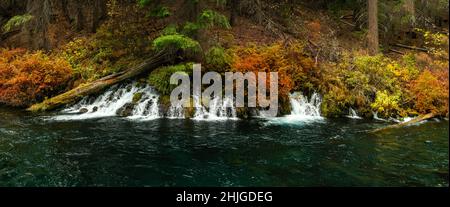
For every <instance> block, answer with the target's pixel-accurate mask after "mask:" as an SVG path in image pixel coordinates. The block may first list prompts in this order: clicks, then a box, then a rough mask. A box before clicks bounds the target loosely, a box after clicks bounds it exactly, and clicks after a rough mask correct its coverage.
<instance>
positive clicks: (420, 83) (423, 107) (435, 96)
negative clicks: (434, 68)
mask: <svg viewBox="0 0 450 207" xmlns="http://www.w3.org/2000/svg"><path fill="white" fill-rule="evenodd" d="M447 75H448V72H447ZM447 77H448V76H447ZM448 92H449V91H448V78H444V79H443V80H442V79H441V80H439V79H438V78H437V77H436V76H435V75H434V74H433V73H432V72H431V71H429V70H424V71H423V72H422V73H421V74H420V75H419V77H418V78H417V79H416V80H414V81H413V82H412V85H411V93H412V94H411V95H412V97H413V99H414V108H415V109H416V110H417V111H418V112H420V113H435V114H440V115H446V114H448V98H449V97H448Z"/></svg>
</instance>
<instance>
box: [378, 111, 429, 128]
mask: <svg viewBox="0 0 450 207" xmlns="http://www.w3.org/2000/svg"><path fill="white" fill-rule="evenodd" d="M435 116H436V115H435V114H433V113H429V114H425V115H422V116H419V117H417V118H415V119H412V120H411V121H407V122H403V123H399V124H394V125H389V126H387V127H383V128H378V129H375V130H373V131H372V132H379V131H383V130H386V129H395V128H400V127H405V126H408V125H411V124H415V123H419V122H421V121H425V120H428V119H432V118H434V117H435Z"/></svg>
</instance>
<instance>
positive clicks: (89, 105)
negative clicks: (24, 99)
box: [54, 83, 160, 120]
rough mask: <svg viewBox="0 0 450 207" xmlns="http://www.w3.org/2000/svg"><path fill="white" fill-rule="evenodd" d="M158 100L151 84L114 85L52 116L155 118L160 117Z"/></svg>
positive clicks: (62, 117) (76, 117) (67, 117)
mask: <svg viewBox="0 0 450 207" xmlns="http://www.w3.org/2000/svg"><path fill="white" fill-rule="evenodd" d="M136 94H139V96H140V99H139V100H133V98H134V97H135V96H136ZM158 100H159V95H158V94H157V93H156V91H155V90H154V89H153V88H152V87H151V86H148V85H143V86H140V84H136V83H131V84H128V85H116V86H113V87H111V88H110V89H108V90H107V91H106V92H104V93H103V94H101V95H99V96H98V97H85V98H83V99H82V100H81V101H80V102H78V103H77V104H75V105H73V106H72V107H70V108H67V109H64V110H63V111H61V112H62V115H58V116H56V117H54V118H55V119H56V120H77V119H93V118H101V117H111V116H118V115H121V116H127V118H129V119H155V118H159V117H160V113H159V106H158Z"/></svg>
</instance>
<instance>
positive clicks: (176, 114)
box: [166, 104, 186, 119]
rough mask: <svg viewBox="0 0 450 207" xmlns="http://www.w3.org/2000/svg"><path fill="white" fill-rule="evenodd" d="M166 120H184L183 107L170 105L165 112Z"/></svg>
mask: <svg viewBox="0 0 450 207" xmlns="http://www.w3.org/2000/svg"><path fill="white" fill-rule="evenodd" d="M166 117H167V118H168V119H184V118H186V117H185V115H184V107H183V105H181V104H180V105H171V106H170V107H169V110H168V111H167V116H166Z"/></svg>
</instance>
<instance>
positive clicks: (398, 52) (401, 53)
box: [389, 49, 405, 55]
mask: <svg viewBox="0 0 450 207" xmlns="http://www.w3.org/2000/svg"><path fill="white" fill-rule="evenodd" d="M389 51H391V52H394V53H397V54H400V55H404V54H405V53H403V52H401V51H398V50H394V49H389Z"/></svg>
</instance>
